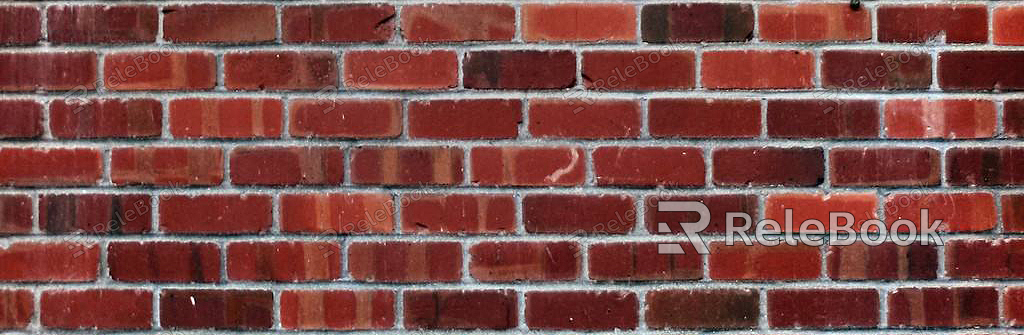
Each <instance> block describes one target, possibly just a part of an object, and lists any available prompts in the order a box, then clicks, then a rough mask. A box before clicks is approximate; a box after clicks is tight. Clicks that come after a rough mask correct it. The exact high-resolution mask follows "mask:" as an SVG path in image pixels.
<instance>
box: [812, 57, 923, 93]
mask: <svg viewBox="0 0 1024 335" xmlns="http://www.w3.org/2000/svg"><path fill="white" fill-rule="evenodd" d="M940 64H941V63H940ZM821 75H822V84H821V85H822V86H823V87H825V88H834V89H842V90H908V89H927V88H928V87H930V86H931V83H932V58H931V56H930V55H928V54H924V53H922V52H921V51H919V50H913V51H909V50H908V51H868V50H829V51H825V52H823V53H822V55H821Z"/></svg>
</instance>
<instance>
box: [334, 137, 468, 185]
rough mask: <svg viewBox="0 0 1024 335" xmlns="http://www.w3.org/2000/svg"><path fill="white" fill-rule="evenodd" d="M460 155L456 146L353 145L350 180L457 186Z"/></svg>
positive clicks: (460, 167)
mask: <svg viewBox="0 0 1024 335" xmlns="http://www.w3.org/2000/svg"><path fill="white" fill-rule="evenodd" d="M462 155H463V153H462V149H459V148H456V147H379V146H378V147H356V148H353V149H352V152H351V153H350V154H349V157H350V158H349V159H350V160H351V162H350V164H351V166H352V167H351V169H352V177H351V179H352V182H353V183H355V184H361V185H458V184H462V180H463V171H462V169H463V167H462V161H463V159H462V157H463V156H462Z"/></svg>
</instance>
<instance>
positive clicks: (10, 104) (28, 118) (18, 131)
mask: <svg viewBox="0 0 1024 335" xmlns="http://www.w3.org/2000/svg"><path fill="white" fill-rule="evenodd" d="M2 12H3V7H0V13H2ZM0 15H2V14H0ZM42 124H43V105H42V104H40V103H39V102H36V101H33V100H0V139H12V138H39V137H40V136H42V135H43V126H42Z"/></svg>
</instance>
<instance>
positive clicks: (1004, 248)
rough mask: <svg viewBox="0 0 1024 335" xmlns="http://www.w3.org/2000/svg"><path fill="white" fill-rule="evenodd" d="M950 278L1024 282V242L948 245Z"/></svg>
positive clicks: (947, 271)
mask: <svg viewBox="0 0 1024 335" xmlns="http://www.w3.org/2000/svg"><path fill="white" fill-rule="evenodd" d="M945 245H946V275H947V276H949V277H950V278H956V279H1009V278H1024V267H1022V266H1021V264H1024V240H1022V239H994V240H966V239H965V240H951V241H946V242H945Z"/></svg>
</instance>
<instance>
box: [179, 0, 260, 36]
mask: <svg viewBox="0 0 1024 335" xmlns="http://www.w3.org/2000/svg"><path fill="white" fill-rule="evenodd" d="M163 13H164V39H165V40H168V41H171V42H176V43H253V42H269V41H273V40H274V39H275V38H276V35H277V12H276V10H275V9H274V6H272V5H252V4H242V5H220V4H197V5H184V6H165V7H164V8H163Z"/></svg>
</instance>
